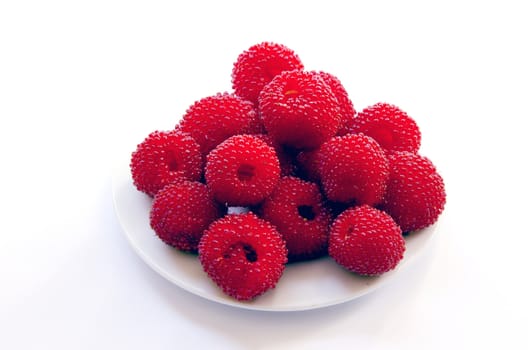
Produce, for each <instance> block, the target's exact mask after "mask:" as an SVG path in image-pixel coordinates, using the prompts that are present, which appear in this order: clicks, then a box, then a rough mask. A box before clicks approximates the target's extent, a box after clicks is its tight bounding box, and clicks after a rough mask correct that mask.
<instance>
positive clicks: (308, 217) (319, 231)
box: [261, 177, 331, 261]
mask: <svg viewBox="0 0 528 350" xmlns="http://www.w3.org/2000/svg"><path fill="white" fill-rule="evenodd" d="M261 212H262V218H263V219H265V220H268V221H269V222H270V223H271V224H273V225H275V226H276V227H277V230H278V231H279V232H280V234H281V235H282V237H283V238H284V240H285V241H286V247H287V248H288V260H289V261H294V260H306V259H310V258H315V257H318V256H321V255H323V254H324V253H326V248H327V244H328V227H329V225H330V222H331V216H330V212H329V211H328V210H327V209H326V207H325V206H324V205H323V199H322V196H321V193H320V192H319V188H318V187H317V185H316V184H314V183H311V182H307V181H303V180H301V179H299V178H296V177H284V178H282V179H281V180H280V181H279V184H278V185H277V187H276V188H275V190H274V191H273V193H272V194H271V196H269V197H268V198H266V200H265V201H264V202H263V203H262V208H261Z"/></svg>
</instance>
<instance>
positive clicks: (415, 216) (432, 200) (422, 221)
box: [380, 152, 446, 232]
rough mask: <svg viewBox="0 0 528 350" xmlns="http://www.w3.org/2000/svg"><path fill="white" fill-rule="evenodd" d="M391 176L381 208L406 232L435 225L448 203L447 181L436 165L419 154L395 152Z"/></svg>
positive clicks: (390, 161)
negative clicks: (445, 184) (445, 185)
mask: <svg viewBox="0 0 528 350" xmlns="http://www.w3.org/2000/svg"><path fill="white" fill-rule="evenodd" d="M389 164H390V176H389V181H388V184H387V192H386V194H385V198H384V200H383V203H382V205H381V207H380V208H381V209H383V210H385V211H387V213H389V214H390V215H391V216H392V217H393V218H394V220H395V221H396V222H397V223H398V224H399V225H400V227H401V229H402V230H403V232H409V231H415V230H420V229H423V228H425V227H427V226H430V225H432V224H434V223H435V222H436V221H437V220H438V217H439V216H440V214H441V213H442V211H443V210H444V205H445V202H446V193H445V188H444V181H443V179H442V177H441V176H440V175H439V174H438V172H437V170H436V168H435V166H434V165H433V163H432V162H431V161H430V160H429V159H427V158H425V157H423V156H420V155H418V154H414V153H410V152H395V153H393V154H391V155H390V156H389Z"/></svg>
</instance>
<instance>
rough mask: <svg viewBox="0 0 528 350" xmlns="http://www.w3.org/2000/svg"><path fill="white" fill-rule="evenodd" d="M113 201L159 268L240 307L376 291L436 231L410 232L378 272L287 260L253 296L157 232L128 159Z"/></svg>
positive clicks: (281, 305) (292, 307)
mask: <svg viewBox="0 0 528 350" xmlns="http://www.w3.org/2000/svg"><path fill="white" fill-rule="evenodd" d="M113 195H114V206H115V210H116V213H117V216H118V218H119V221H120V223H121V225H122V228H123V232H124V234H125V236H126V237H127V239H128V241H129V242H130V244H131V246H132V248H133V249H134V250H135V251H136V252H137V254H138V255H139V256H140V257H141V258H142V259H143V260H144V261H145V263H147V265H149V266H150V267H151V268H152V269H154V271H156V272H158V273H159V274H160V275H162V276H163V277H165V278H166V279H168V280H169V281H171V282H173V283H174V284H176V285H177V286H179V287H181V288H183V289H185V290H187V291H189V292H191V293H193V294H196V295H199V296H201V297H203V298H206V299H209V300H212V301H215V302H218V303H222V304H226V305H231V306H235V307H240V308H245V309H253V310H265V311H298V310H308V309H315V308H321V307H326V306H330V305H336V304H339V303H343V302H347V301H350V300H353V299H355V298H358V297H360V296H362V295H365V294H367V293H370V292H372V291H374V290H375V289H376V288H379V287H380V286H382V285H383V284H385V283H386V282H387V281H389V280H390V279H391V278H393V277H395V276H396V275H398V274H399V273H401V271H402V270H403V269H404V268H405V267H407V266H409V265H410V264H411V263H412V262H413V260H415V258H416V257H417V255H418V254H419V253H420V252H422V251H423V250H424V248H425V246H426V244H427V242H428V241H429V240H430V238H431V237H432V235H433V232H434V226H432V227H429V228H427V229H425V230H422V231H420V232H415V233H413V234H411V235H409V236H407V237H406V252H405V256H404V258H403V260H402V261H401V262H400V264H399V265H398V266H397V268H396V269H394V270H393V271H390V272H388V273H385V274H383V275H382V276H378V277H362V276H357V275H355V274H352V273H349V272H347V271H346V270H345V269H343V268H341V267H340V266H338V265H337V264H336V263H335V262H334V261H333V260H332V259H330V258H322V259H318V260H314V261H310V262H302V263H295V264H291V265H288V266H287V267H286V269H285V271H284V274H283V276H282V277H281V279H280V281H279V283H278V284H277V286H276V288H275V289H273V290H270V291H268V292H266V293H265V294H263V295H261V296H259V297H258V298H256V299H255V300H253V301H250V302H239V301H236V300H235V299H232V298H230V297H229V296H227V295H225V294H223V292H222V291H221V290H220V289H219V288H218V287H217V286H216V285H215V284H214V283H213V282H212V281H211V280H210V279H209V278H208V277H207V275H206V274H205V273H204V272H203V270H202V267H201V265H200V262H199V261H198V258H197V256H196V255H192V254H187V253H182V252H180V251H178V250H176V249H174V248H171V247H169V246H168V245H166V244H165V243H163V242H162V241H161V240H159V239H158V238H157V236H156V235H155V234H154V232H153V231H152V229H151V228H150V225H149V210H150V204H151V199H150V198H149V197H148V196H146V195H145V194H143V193H141V192H139V191H137V190H136V188H135V187H134V185H133V183H132V179H131V177H130V171H129V168H128V165H124V166H122V167H120V168H118V169H116V172H115V174H114V178H113Z"/></svg>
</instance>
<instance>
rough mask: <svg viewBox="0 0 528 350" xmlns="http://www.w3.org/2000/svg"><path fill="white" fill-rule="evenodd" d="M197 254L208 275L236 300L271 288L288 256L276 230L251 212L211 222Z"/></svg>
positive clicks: (279, 275)
mask: <svg viewBox="0 0 528 350" xmlns="http://www.w3.org/2000/svg"><path fill="white" fill-rule="evenodd" d="M198 251H199V253H198V254H199V258H200V263H201V264H202V267H203V269H204V271H205V272H206V273H207V275H208V276H209V277H210V278H211V279H212V280H213V281H214V282H215V283H216V284H217V285H218V286H219V287H220V288H221V289H222V290H223V291H224V293H226V294H227V295H229V296H231V297H233V298H236V299H238V300H250V299H253V298H255V297H256V296H258V295H261V294H262V293H264V292H266V291H268V290H269V289H271V288H274V287H275V285H276V284H277V282H278V281H279V279H280V277H281V276H282V273H283V271H284V267H285V264H286V262H287V254H288V253H287V250H286V245H285V242H284V240H283V239H282V237H281V235H280V234H279V233H278V232H277V230H276V229H275V228H274V227H273V226H272V225H271V224H270V223H268V222H267V221H264V220H262V219H259V218H258V217H257V216H256V215H255V214H253V213H251V212H250V213H245V214H230V215H227V216H225V217H223V218H222V219H219V220H217V221H215V222H213V223H212V224H211V226H209V228H208V229H207V230H206V231H205V233H204V235H203V237H202V240H201V241H200V246H199V249H198Z"/></svg>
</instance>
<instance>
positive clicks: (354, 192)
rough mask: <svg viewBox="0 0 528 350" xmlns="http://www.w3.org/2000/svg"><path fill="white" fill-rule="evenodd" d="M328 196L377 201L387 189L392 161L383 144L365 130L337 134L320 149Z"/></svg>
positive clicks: (347, 200)
mask: <svg viewBox="0 0 528 350" xmlns="http://www.w3.org/2000/svg"><path fill="white" fill-rule="evenodd" d="M317 166H318V168H319V174H320V176H321V183H322V185H323V189H324V192H325V193H326V196H327V198H328V199H329V200H331V201H336V202H344V203H350V204H358V205H359V204H369V205H374V204H378V203H379V202H380V201H381V200H382V197H383V194H384V193H385V188H386V185H387V179H388V176H389V163H388V160H387V158H386V156H385V153H384V151H383V149H382V148H381V146H380V145H379V144H378V143H377V142H376V141H374V139H372V138H370V137H368V136H365V135H362V134H348V135H345V136H336V137H334V138H332V139H331V140H330V141H328V142H326V143H324V144H323V145H322V146H321V148H320V149H319V151H318V152H317Z"/></svg>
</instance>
